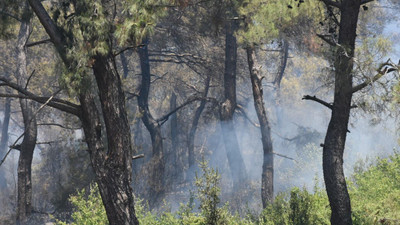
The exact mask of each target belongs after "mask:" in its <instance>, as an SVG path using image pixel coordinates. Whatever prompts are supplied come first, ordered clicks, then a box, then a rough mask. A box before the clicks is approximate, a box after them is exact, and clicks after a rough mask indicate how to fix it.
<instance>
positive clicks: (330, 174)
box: [323, 0, 360, 225]
mask: <svg viewBox="0 0 400 225" xmlns="http://www.w3.org/2000/svg"><path fill="white" fill-rule="evenodd" d="M359 9H360V0H344V1H342V3H341V9H340V11H341V18H340V30H339V41H338V45H337V47H336V49H337V51H336V58H335V64H334V66H335V95H334V101H333V107H332V116H331V120H330V122H329V126H328V130H327V134H326V137H325V142H324V147H323V171H324V180H325V186H326V191H327V194H328V198H329V203H330V206H331V210H332V215H331V223H332V224H335V225H336V224H337V225H341V224H343V225H344V224H352V220H351V205H350V197H349V194H348V191H347V186H346V179H345V176H344V172H343V152H344V148H345V142H346V135H347V131H348V129H347V127H348V122H349V116H350V109H351V98H352V71H353V57H354V48H355V39H356V30H357V21H358V13H359Z"/></svg>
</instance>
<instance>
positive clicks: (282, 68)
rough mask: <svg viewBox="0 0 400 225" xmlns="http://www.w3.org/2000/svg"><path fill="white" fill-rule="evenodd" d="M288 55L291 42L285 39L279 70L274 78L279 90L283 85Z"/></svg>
mask: <svg viewBox="0 0 400 225" xmlns="http://www.w3.org/2000/svg"><path fill="white" fill-rule="evenodd" d="M288 57H289V42H288V41H287V40H286V39H283V41H282V50H281V62H280V65H279V71H278V74H277V75H276V77H275V79H274V85H275V89H277V90H279V89H280V87H281V81H282V78H283V75H284V74H285V69H286V65H287V60H288Z"/></svg>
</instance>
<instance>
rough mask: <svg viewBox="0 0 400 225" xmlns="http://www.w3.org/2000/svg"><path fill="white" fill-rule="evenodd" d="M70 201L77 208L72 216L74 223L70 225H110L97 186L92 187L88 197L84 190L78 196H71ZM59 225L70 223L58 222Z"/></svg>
mask: <svg viewBox="0 0 400 225" xmlns="http://www.w3.org/2000/svg"><path fill="white" fill-rule="evenodd" d="M69 201H70V202H71V203H72V205H73V206H74V207H75V211H74V213H73V214H72V218H73V219H74V222H73V223H70V225H74V224H76V225H103V224H104V225H106V224H108V220H107V215H106V211H105V209H104V206H103V202H102V201H101V196H100V192H99V189H98V187H97V185H90V193H89V195H88V196H87V197H86V193H85V190H84V189H82V190H81V191H79V192H78V193H77V194H76V195H73V196H71V197H70V199H69ZM57 224H58V225H67V224H68V223H66V222H61V221H57Z"/></svg>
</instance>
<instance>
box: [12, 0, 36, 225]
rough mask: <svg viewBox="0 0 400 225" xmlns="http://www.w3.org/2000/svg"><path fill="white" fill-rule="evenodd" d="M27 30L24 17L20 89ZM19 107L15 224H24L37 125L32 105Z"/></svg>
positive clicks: (23, 79) (23, 78)
mask: <svg viewBox="0 0 400 225" xmlns="http://www.w3.org/2000/svg"><path fill="white" fill-rule="evenodd" d="M23 12H24V14H25V15H28V13H29V12H28V5H26V4H24V7H23ZM29 30H30V18H29V17H26V18H24V19H23V20H22V21H21V25H20V30H19V34H18V40H17V46H16V57H17V60H16V61H17V71H16V77H17V80H18V84H19V86H21V87H24V86H26V83H27V80H28V73H27V59H26V47H25V43H27V42H28V38H29ZM20 106H21V111H22V117H23V121H24V127H25V129H24V134H23V136H24V138H23V140H22V144H21V146H20V149H19V150H20V155H19V160H18V198H17V224H26V223H27V222H28V217H29V215H30V214H31V213H32V159H33V152H34V150H35V145H36V139H37V123H36V118H35V115H34V112H33V109H34V107H33V103H32V102H31V101H30V100H27V99H20Z"/></svg>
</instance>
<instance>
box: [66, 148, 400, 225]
mask: <svg viewBox="0 0 400 225" xmlns="http://www.w3.org/2000/svg"><path fill="white" fill-rule="evenodd" d="M200 166H201V168H202V170H203V175H202V176H201V177H197V179H196V185H197V187H198V191H197V194H196V195H195V196H196V197H197V198H198V200H199V201H200V207H199V209H200V211H199V212H195V211H194V197H193V195H192V197H191V198H190V201H189V203H187V204H186V205H183V204H182V205H181V207H180V209H179V211H178V212H176V213H171V212H169V211H168V212H163V213H161V214H159V215H157V214H156V213H152V212H150V211H148V210H146V207H144V205H143V201H141V200H139V201H137V202H136V212H137V217H138V219H139V222H140V223H141V224H146V225H147V224H149V225H153V224H154V225H157V224H160V225H161V224H163V225H164V224H168V225H175V224H176V225H178V224H179V225H181V224H184V225H189V224H190V225H192V224H197V225H208V224H218V225H220V224H221V225H224V224H237V225H274V224H287V225H289V224H296V225H302V224H304V225H314V224H315V225H321V224H330V220H329V218H330V207H329V202H328V197H327V195H326V193H325V190H324V189H321V188H319V187H318V182H316V184H315V187H314V190H313V192H310V191H308V190H307V189H305V188H303V189H300V188H297V187H295V188H293V189H292V190H291V191H290V192H289V193H280V194H278V195H277V196H276V198H275V201H274V203H272V204H271V205H269V206H268V207H267V208H265V209H264V210H263V211H262V213H261V214H260V215H259V216H252V215H247V216H246V217H245V218H241V217H240V216H239V215H237V214H232V213H231V212H230V210H229V209H228V207H229V206H228V205H227V204H225V205H224V206H220V205H219V202H220V200H219V193H220V188H219V187H218V185H219V174H218V172H217V171H215V170H214V169H212V168H209V167H208V165H207V163H205V162H202V163H201V164H200ZM399 179H400V153H399V152H395V153H394V154H393V155H392V156H390V157H389V158H388V159H378V161H377V163H376V165H372V166H369V167H367V168H362V169H360V168H359V169H357V170H356V171H355V174H354V175H353V177H352V181H351V182H350V184H349V191H350V196H351V200H352V210H353V222H354V224H360V225H361V224H364V225H365V224H367V225H368V224H371V225H372V224H378V223H381V224H390V223H391V222H393V221H398V220H399V219H400V213H399V212H400V185H399V184H398V182H396V181H397V180H399ZM84 196H85V192H84V191H81V192H79V193H78V194H77V195H76V196H72V197H71V198H70V201H71V202H72V203H73V205H74V206H75V207H76V211H75V212H74V214H73V219H74V220H75V223H73V224H107V218H106V216H105V211H104V207H103V206H102V204H101V200H100V195H99V194H98V189H97V188H96V186H92V187H91V193H90V194H89V196H88V197H87V198H84ZM59 224H66V223H62V222H59Z"/></svg>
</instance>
